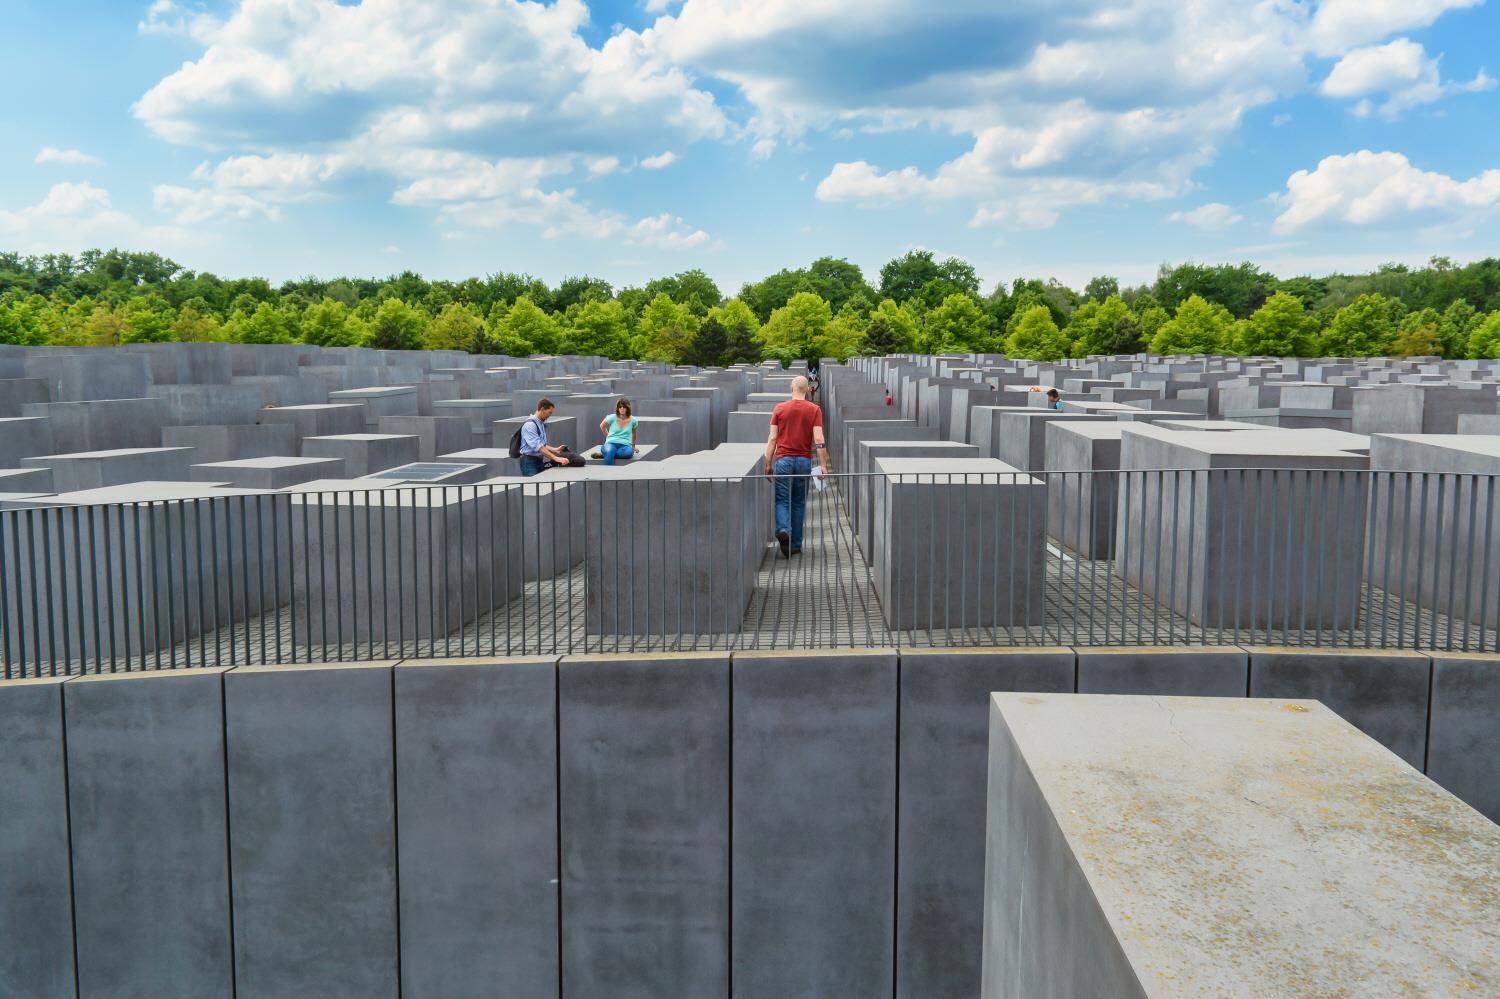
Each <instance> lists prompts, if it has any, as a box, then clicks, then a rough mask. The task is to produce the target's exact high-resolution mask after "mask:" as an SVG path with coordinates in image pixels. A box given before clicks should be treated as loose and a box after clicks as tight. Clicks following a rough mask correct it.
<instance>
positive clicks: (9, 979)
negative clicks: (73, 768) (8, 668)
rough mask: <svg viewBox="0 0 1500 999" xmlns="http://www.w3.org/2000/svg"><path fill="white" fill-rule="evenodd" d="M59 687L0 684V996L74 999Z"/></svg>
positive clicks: (47, 682) (57, 683)
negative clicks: (0, 766)
mask: <svg viewBox="0 0 1500 999" xmlns="http://www.w3.org/2000/svg"><path fill="white" fill-rule="evenodd" d="M62 687H63V678H57V677H52V678H46V679H38V680H0V759H3V760H4V761H5V777H4V779H3V780H0V940H3V941H4V945H3V946H0V995H6V996H35V997H37V999H74V997H75V996H76V995H77V994H78V993H77V986H76V984H75V979H74V964H73V903H72V884H71V875H70V870H69V860H68V800H67V786H68V778H67V761H66V759H65V755H64V751H63V704H62Z"/></svg>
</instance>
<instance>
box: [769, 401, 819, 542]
mask: <svg viewBox="0 0 1500 999" xmlns="http://www.w3.org/2000/svg"><path fill="white" fill-rule="evenodd" d="M807 390H808V383H807V379H806V378H803V377H802V376H800V375H799V376H798V377H796V378H794V379H792V397H791V398H790V399H788V400H787V401H786V402H783V403H780V404H779V405H777V407H776V408H775V409H773V410H772V411H771V432H770V435H769V436H768V437H767V438H766V474H767V475H772V474H774V475H775V476H776V542H777V544H779V545H780V546H781V555H782V557H783V558H790V557H791V556H793V555H801V554H802V522H803V519H804V516H805V514H806V512H807V484H808V476H810V475H811V474H812V456H813V452H814V451H816V452H817V453H818V464H819V466H820V467H821V468H822V469H823V474H824V475H827V474H828V442H827V441H825V440H824V439H823V411H822V410H821V409H819V408H818V407H817V406H815V405H813V404H812V403H810V402H808V401H807Z"/></svg>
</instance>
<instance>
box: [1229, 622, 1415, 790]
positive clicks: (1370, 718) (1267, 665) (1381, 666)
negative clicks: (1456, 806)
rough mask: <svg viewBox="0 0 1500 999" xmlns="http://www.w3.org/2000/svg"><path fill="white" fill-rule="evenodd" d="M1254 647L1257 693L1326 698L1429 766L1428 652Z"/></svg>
mask: <svg viewBox="0 0 1500 999" xmlns="http://www.w3.org/2000/svg"><path fill="white" fill-rule="evenodd" d="M1249 652H1250V696H1251V697H1281V698H1287V697H1300V698H1307V699H1309V700H1316V701H1321V702H1322V703H1323V704H1325V705H1327V707H1328V708H1329V709H1330V710H1332V711H1335V712H1337V713H1338V715H1339V716H1340V717H1342V718H1343V719H1345V720H1346V721H1348V722H1349V724H1351V725H1353V726H1354V727H1355V728H1358V729H1359V730H1360V731H1361V732H1364V733H1365V734H1366V735H1368V736H1369V737H1370V738H1372V739H1374V740H1376V741H1377V742H1379V743H1380V744H1381V745H1383V746H1385V747H1386V748H1387V749H1389V750H1390V751H1391V752H1393V753H1395V754H1396V755H1397V756H1399V757H1401V758H1402V759H1403V760H1405V761H1406V762H1407V763H1409V764H1411V765H1412V766H1413V767H1416V768H1417V769H1418V770H1421V769H1423V768H1424V766H1425V760H1426V752H1427V702H1428V687H1429V683H1430V679H1431V675H1432V660H1431V659H1429V658H1428V657H1427V656H1426V655H1423V654H1421V653H1417V652H1403V651H1399V650H1396V649H1382V650H1379V651H1370V652H1358V651H1351V650H1338V651H1333V650H1320V649H1290V648H1284V647H1275V646H1259V645H1256V646H1250V647H1249Z"/></svg>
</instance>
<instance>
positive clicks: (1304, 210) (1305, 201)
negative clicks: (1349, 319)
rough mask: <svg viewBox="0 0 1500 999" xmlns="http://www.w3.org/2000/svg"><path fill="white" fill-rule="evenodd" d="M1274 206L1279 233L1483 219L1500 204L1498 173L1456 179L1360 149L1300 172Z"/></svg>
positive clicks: (1386, 154)
mask: <svg viewBox="0 0 1500 999" xmlns="http://www.w3.org/2000/svg"><path fill="white" fill-rule="evenodd" d="M1276 203H1277V205H1278V207H1280V209H1281V214H1280V215H1278V216H1277V217H1276V222H1275V225H1274V229H1275V231H1276V232H1278V233H1288V232H1295V231H1296V230H1298V229H1301V228H1303V227H1305V226H1308V225H1313V224H1315V223H1321V222H1333V223H1343V224H1346V225H1358V226H1366V225H1376V224H1380V223H1388V222H1410V221H1421V220H1434V219H1435V220H1439V221H1442V220H1453V219H1460V218H1464V217H1474V216H1476V215H1479V216H1482V215H1484V214H1487V213H1489V212H1490V211H1492V210H1493V209H1494V208H1495V207H1496V206H1497V205H1500V170H1486V171H1485V172H1484V173H1482V174H1479V175H1478V176H1476V177H1471V178H1470V179H1468V180H1455V179H1454V178H1452V177H1449V176H1447V175H1445V174H1441V173H1435V172H1432V171H1428V170H1421V169H1419V168H1417V167H1415V166H1413V165H1412V164H1411V162H1410V161H1409V160H1408V159H1407V158H1406V157H1405V156H1403V155H1402V154H1400V153H1395V152H1382V153H1375V152H1370V151H1369V150H1361V151H1360V152H1357V153H1350V154H1348V155H1345V156H1329V157H1327V158H1325V159H1324V160H1322V161H1321V162H1320V163H1319V164H1318V165H1317V168H1316V169H1314V170H1311V171H1308V170H1298V171H1297V172H1296V173H1294V174H1292V175H1291V176H1290V177H1288V178H1287V182H1286V191H1285V193H1283V194H1281V195H1279V196H1277V198H1276Z"/></svg>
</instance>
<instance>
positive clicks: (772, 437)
mask: <svg viewBox="0 0 1500 999" xmlns="http://www.w3.org/2000/svg"><path fill="white" fill-rule="evenodd" d="M775 454H776V424H774V423H773V424H771V433H770V434H769V435H768V436H767V437H766V474H767V475H770V474H771V458H772V456H774V455H775Z"/></svg>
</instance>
